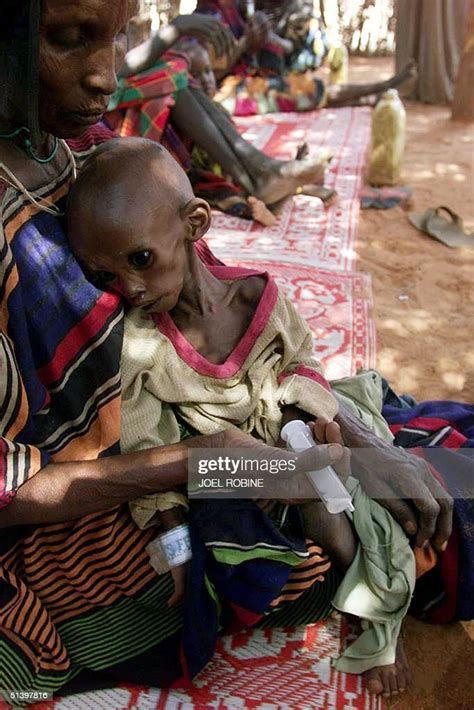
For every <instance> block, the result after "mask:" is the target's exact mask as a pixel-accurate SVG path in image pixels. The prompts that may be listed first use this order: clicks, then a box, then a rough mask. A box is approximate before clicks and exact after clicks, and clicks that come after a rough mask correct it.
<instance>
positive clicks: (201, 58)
mask: <svg viewBox="0 0 474 710" xmlns="http://www.w3.org/2000/svg"><path fill="white" fill-rule="evenodd" d="M175 51H176V52H177V53H179V54H183V55H184V56H186V57H187V59H188V61H189V73H190V75H191V77H192V78H193V79H194V82H195V84H196V85H197V86H198V87H199V88H200V89H201V90H202V91H203V92H204V93H205V94H206V96H208V97H209V98H210V99H211V100H213V99H214V97H215V95H216V92H217V81H216V76H215V73H214V70H213V68H212V62H211V59H210V56H209V51H208V49H207V48H206V47H205V46H203V45H202V44H200V43H199V42H196V41H190V40H183V41H181V42H179V43H178V44H177V45H176V47H175ZM216 106H217V107H220V108H221V111H222V114H223V116H225V118H227V119H228V120H229V121H232V119H231V118H230V115H229V113H228V112H227V111H226V109H225V108H224V107H223V106H222V105H221V104H219V103H216ZM308 152H309V150H308V146H307V144H306V143H304V144H303V145H301V146H300V147H299V148H298V151H297V154H296V158H297V159H298V160H301V159H302V158H304V157H306V156H307V154H308ZM191 157H192V163H193V171H192V173H191V175H190V179H191V183H192V184H196V183H198V182H199V183H200V190H199V197H203V198H204V199H206V194H205V187H204V186H203V180H200V181H198V180H197V179H196V176H195V173H196V171H198V170H203V171H204V172H205V173H206V174H208V173H209V172H212V173H213V174H214V175H216V176H217V177H218V178H221V179H224V180H225V181H226V183H229V182H231V177H230V176H227V175H226V176H223V174H222V168H221V166H220V165H219V163H216V162H214V161H212V160H211V158H210V157H209V154H208V153H207V151H205V150H203V149H202V148H200V147H199V146H198V145H195V146H194V148H193V151H192V155H191ZM193 175H194V179H192V178H193ZM210 184H211V183H210ZM296 192H297V194H298V195H308V196H309V197H318V198H319V199H320V200H322V202H323V204H324V206H325V207H329V206H330V205H331V204H333V202H334V200H335V198H336V196H337V193H336V191H335V190H332V189H330V188H327V187H324V185H318V184H311V183H308V184H303V185H300V186H299V187H298V189H297V191H296ZM209 198H210V199H208V202H211V201H212V196H209ZM219 206H220V208H221V209H224V211H226V212H228V213H229V214H235V215H238V216H239V217H244V218H250V217H251V218H252V219H254V220H255V221H256V222H260V224H263V225H264V226H266V227H272V226H273V225H274V224H275V223H276V217H275V215H274V214H273V212H271V211H270V210H269V209H268V208H267V206H266V205H265V203H264V202H262V200H259V199H258V198H257V197H255V196H253V195H251V196H249V197H247V198H245V194H244V193H243V192H240V193H239V194H230V195H228V196H227V197H226V196H223V197H222V199H221V201H220V205H219ZM249 212H250V214H249Z"/></svg>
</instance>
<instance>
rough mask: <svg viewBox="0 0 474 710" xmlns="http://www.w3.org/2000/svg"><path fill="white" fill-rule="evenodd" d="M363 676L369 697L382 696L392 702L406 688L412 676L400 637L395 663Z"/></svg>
mask: <svg viewBox="0 0 474 710" xmlns="http://www.w3.org/2000/svg"><path fill="white" fill-rule="evenodd" d="M364 676H365V680H366V683H367V690H368V691H369V693H370V694H371V695H382V696H383V697H384V698H391V699H392V700H393V699H395V698H396V697H397V696H398V695H399V694H400V693H403V692H404V691H405V690H406V689H407V688H408V686H409V685H410V683H411V679H412V676H411V670H410V666H409V665H408V661H407V657H406V655H405V650H404V648H403V641H402V638H401V637H400V638H399V639H398V643H397V652H396V658H395V663H392V664H391V665H389V666H377V667H376V668H371V669H370V670H369V671H366V672H365V673H364Z"/></svg>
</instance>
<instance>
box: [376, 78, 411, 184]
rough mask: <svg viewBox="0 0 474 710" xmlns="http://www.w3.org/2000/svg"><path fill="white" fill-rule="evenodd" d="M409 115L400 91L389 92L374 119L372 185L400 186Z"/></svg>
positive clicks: (385, 94)
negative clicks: (407, 115) (399, 93)
mask: <svg viewBox="0 0 474 710" xmlns="http://www.w3.org/2000/svg"><path fill="white" fill-rule="evenodd" d="M405 130H406V113H405V108H404V106H403V103H402V102H401V100H400V97H399V95H398V91H397V90H396V89H389V90H388V91H386V92H385V93H384V94H382V98H381V99H380V101H379V102H378V104H377V106H376V107H375V109H374V112H373V115H372V150H371V154H370V161H369V182H370V184H371V185H396V184H397V183H398V182H399V179H400V167H401V163H402V159H403V151H404V149H405Z"/></svg>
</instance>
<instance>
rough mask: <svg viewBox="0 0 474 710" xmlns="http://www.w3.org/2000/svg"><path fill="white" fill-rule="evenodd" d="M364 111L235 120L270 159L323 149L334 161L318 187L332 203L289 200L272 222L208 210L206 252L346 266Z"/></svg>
mask: <svg viewBox="0 0 474 710" xmlns="http://www.w3.org/2000/svg"><path fill="white" fill-rule="evenodd" d="M370 116H371V113H370V109H368V108H358V109H355V108H340V109H337V111H334V110H330V109H324V110H323V111H319V112H316V113H305V114H274V115H269V116H260V117H251V118H246V119H239V125H240V127H241V129H242V130H243V132H244V135H245V137H246V138H247V139H248V140H250V141H251V142H252V143H254V144H255V145H256V146H257V147H258V148H260V149H262V150H264V151H265V152H266V153H268V154H269V155H271V156H272V157H275V158H284V159H286V158H292V157H294V155H295V153H296V149H297V147H298V145H300V144H301V143H303V142H305V141H306V142H307V143H308V146H309V147H310V153H311V151H313V153H314V152H315V150H317V148H323V147H327V148H329V149H330V150H331V151H332V153H333V155H334V158H333V160H332V162H331V165H330V169H329V173H328V175H327V176H326V181H325V184H326V186H327V187H330V188H335V189H336V190H337V192H338V201H337V203H336V204H335V205H334V206H333V207H331V208H329V209H325V208H324V207H323V205H322V202H321V201H320V200H318V199H315V198H313V197H305V196H302V195H300V196H298V197H295V198H293V199H291V200H289V201H288V202H287V203H286V204H285V206H284V207H283V210H282V212H281V214H280V216H279V219H278V222H277V224H276V225H275V226H274V227H262V226H261V225H258V224H256V223H255V222H250V221H248V220H243V219H239V218H238V217H230V216H229V215H224V214H222V213H219V212H215V213H214V215H213V226H212V228H211V230H210V232H209V233H208V236H207V237H206V239H207V241H208V242H209V246H210V247H211V249H212V250H213V251H215V252H216V254H217V255H218V256H219V257H220V258H222V260H223V261H226V260H227V259H229V258H232V257H234V256H236V255H237V254H238V258H239V259H241V260H247V259H249V260H255V259H263V260H269V261H284V262H286V263H298V264H306V265H311V266H316V267H319V268H323V269H336V270H343V271H349V270H352V269H353V268H354V264H355V258H356V254H355V250H354V247H355V240H356V236H357V227H358V220H359V209H360V207H359V201H360V188H361V182H362V170H363V167H364V163H365V156H366V153H367V147H368V143H369V139H370Z"/></svg>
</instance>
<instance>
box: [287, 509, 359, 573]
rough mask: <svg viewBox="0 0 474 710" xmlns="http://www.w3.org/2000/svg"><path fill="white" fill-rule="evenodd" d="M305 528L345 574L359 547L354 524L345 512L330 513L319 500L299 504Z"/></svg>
mask: <svg viewBox="0 0 474 710" xmlns="http://www.w3.org/2000/svg"><path fill="white" fill-rule="evenodd" d="M299 508H300V512H301V515H302V518H303V529H304V533H305V535H306V536H307V537H309V538H311V540H314V541H315V542H317V544H318V545H321V547H322V548H323V550H324V552H326V553H327V554H328V555H329V557H330V559H331V560H332V561H333V562H334V563H335V565H336V566H337V567H338V569H339V570H340V571H341V572H342V574H344V573H345V572H346V570H347V569H348V567H349V566H350V564H351V562H352V560H353V559H354V555H355V553H356V549H357V541H356V537H355V534H354V531H353V529H352V525H351V523H350V522H349V520H348V518H347V517H346V515H345V514H344V513H339V514H338V515H333V514H332V513H328V511H327V510H326V508H325V507H324V504H323V503H322V502H321V501H319V500H314V501H310V502H309V503H303V504H302V505H300V506H299Z"/></svg>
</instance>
